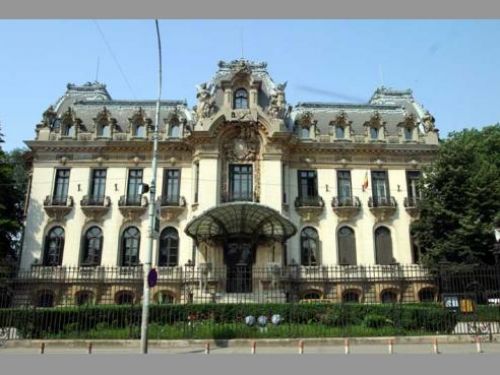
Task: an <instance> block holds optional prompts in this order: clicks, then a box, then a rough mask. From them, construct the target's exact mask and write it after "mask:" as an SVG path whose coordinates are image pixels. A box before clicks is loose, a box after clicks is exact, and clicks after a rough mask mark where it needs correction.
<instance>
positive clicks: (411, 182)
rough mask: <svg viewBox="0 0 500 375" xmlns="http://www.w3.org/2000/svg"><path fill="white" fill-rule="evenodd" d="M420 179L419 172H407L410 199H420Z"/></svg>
mask: <svg viewBox="0 0 500 375" xmlns="http://www.w3.org/2000/svg"><path fill="white" fill-rule="evenodd" d="M419 179H420V172H419V171H407V172H406V184H407V186H408V198H412V199H415V198H420V191H419V189H418V181H419Z"/></svg>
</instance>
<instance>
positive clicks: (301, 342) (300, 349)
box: [299, 340, 304, 354]
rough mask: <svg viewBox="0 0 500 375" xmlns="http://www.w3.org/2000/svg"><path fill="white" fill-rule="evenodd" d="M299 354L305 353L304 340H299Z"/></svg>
mask: <svg viewBox="0 0 500 375" xmlns="http://www.w3.org/2000/svg"><path fill="white" fill-rule="evenodd" d="M299 354H304V340H300V341H299Z"/></svg>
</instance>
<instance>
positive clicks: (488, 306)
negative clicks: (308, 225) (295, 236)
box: [0, 263, 500, 339]
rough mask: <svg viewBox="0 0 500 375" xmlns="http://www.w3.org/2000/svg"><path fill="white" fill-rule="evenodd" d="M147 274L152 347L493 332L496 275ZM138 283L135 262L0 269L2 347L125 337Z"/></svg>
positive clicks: (278, 268)
mask: <svg viewBox="0 0 500 375" xmlns="http://www.w3.org/2000/svg"><path fill="white" fill-rule="evenodd" d="M157 272H158V281H157V285H156V286H155V287H154V288H153V289H152V291H151V298H152V301H151V302H152V305H151V314H150V327H151V328H150V337H151V338H156V339H179V338H224V339H228V338H234V337H242V338H245V337H312V336H314V337H324V336H364V335H367V336H373V335H375V336H377V335H412V334H436V333H447V334H478V333H480V334H489V335H492V334H496V333H500V267H497V266H488V267H484V266H483V267H472V266H469V267H466V268H464V269H457V268H455V267H449V266H446V267H444V266H443V267H439V268H438V269H436V270H428V269H425V268H423V267H421V266H419V265H397V264H396V265H371V266H311V267H305V266H300V265H288V266H282V265H280V264H276V263H268V264H267V265H265V266H234V267H226V266H224V267H215V266H213V265H212V264H210V263H201V264H197V265H192V264H188V265H185V266H179V267H159V268H157ZM143 276H144V275H143V268H142V265H138V266H132V267H103V266H95V267H44V266H32V267H31V268H30V269H27V270H20V271H17V272H13V271H3V272H0V329H2V332H3V333H5V332H6V330H8V337H9V338H89V339H90V338H92V339H98V338H103V339H104V338H117V339H120V338H137V337H138V335H139V332H140V316H141V305H140V304H141V298H142V282H143ZM259 317H260V319H259ZM4 336H5V335H4Z"/></svg>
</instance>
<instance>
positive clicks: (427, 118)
mask: <svg viewBox="0 0 500 375" xmlns="http://www.w3.org/2000/svg"><path fill="white" fill-rule="evenodd" d="M435 122H436V120H435V119H434V116H432V115H431V114H430V113H429V111H427V112H425V115H424V117H423V118H422V124H423V127H424V131H425V132H426V133H429V132H434V131H436V130H437V129H436V125H435Z"/></svg>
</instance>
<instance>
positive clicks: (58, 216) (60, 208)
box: [43, 195, 74, 221]
mask: <svg viewBox="0 0 500 375" xmlns="http://www.w3.org/2000/svg"><path fill="white" fill-rule="evenodd" d="M73 205H74V202H73V197H68V196H64V197H58V196H54V197H53V196H50V195H47V197H46V198H45V200H44V201H43V208H44V209H45V212H46V213H47V215H48V216H49V217H50V218H51V219H52V220H54V221H62V220H64V218H65V217H66V215H68V214H69V213H70V212H71V210H72V209H73Z"/></svg>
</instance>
